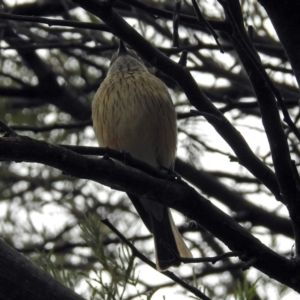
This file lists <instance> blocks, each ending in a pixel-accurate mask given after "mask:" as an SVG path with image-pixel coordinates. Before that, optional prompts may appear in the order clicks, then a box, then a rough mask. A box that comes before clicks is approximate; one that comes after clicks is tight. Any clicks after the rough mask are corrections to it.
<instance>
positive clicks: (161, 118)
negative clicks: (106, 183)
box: [92, 40, 192, 272]
mask: <svg viewBox="0 0 300 300" xmlns="http://www.w3.org/2000/svg"><path fill="white" fill-rule="evenodd" d="M92 120H93V128H94V131H95V135H96V138H97V140H98V143H99V145H100V147H108V148H111V149H115V150H118V151H122V152H126V153H129V154H130V155H131V156H132V157H133V158H136V159H138V160H141V161H143V162H146V163H148V164H149V165H151V166H153V167H155V168H158V169H164V170H166V169H169V170H173V169H174V162H175V156H176V148H177V121H176V112H175V108H174V105H173V102H172V99H171V96H170V94H169V92H168V89H167V87H166V85H165V84H164V83H163V82H162V81H161V80H160V79H159V78H157V77H156V76H154V75H153V74H152V73H151V72H149V71H148V69H147V67H146V66H145V64H144V63H143V61H142V59H141V58H140V57H139V56H138V55H137V53H136V52H135V51H133V50H132V49H128V48H127V47H126V46H125V44H124V42H123V41H122V40H120V43H119V48H118V50H117V51H116V52H115V53H114V54H113V56H112V59H111V63H110V67H109V69H108V72H107V76H106V78H105V79H104V80H103V82H102V83H101V84H100V87H99V89H98V91H97V92H96V94H95V97H94V100H93V103H92ZM128 196H129V198H130V199H131V201H132V203H133V205H134V206H135V208H136V210H137V212H138V214H139V215H140V217H141V219H142V220H143V222H144V224H145V226H146V227H147V228H148V230H149V231H150V232H151V233H152V235H153V237H154V245H155V253H156V269H157V270H158V271H161V272H163V271H165V270H167V269H169V268H170V267H172V266H174V267H178V266H179V265H180V264H181V261H180V257H187V258H191V257H192V253H191V251H190V250H189V248H188V247H187V246H186V244H185V242H184V241H183V238H182V236H181V234H180V233H179V231H178V229H177V227H176V225H175V223H174V220H173V217H172V215H171V211H170V209H169V208H168V207H166V206H165V205H163V204H161V203H159V202H156V201H153V200H149V199H145V198H138V197H136V196H134V195H132V194H129V193H128Z"/></svg>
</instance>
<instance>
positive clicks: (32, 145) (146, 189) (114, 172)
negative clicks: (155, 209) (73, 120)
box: [0, 137, 300, 292]
mask: <svg viewBox="0 0 300 300" xmlns="http://www.w3.org/2000/svg"><path fill="white" fill-rule="evenodd" d="M0 159H2V160H6V161H18V162H20V161H25V162H37V163H42V164H45V165H48V166H51V167H54V168H57V169H60V170H62V171H63V172H64V173H67V174H69V175H71V176H75V177H79V178H85V179H90V180H93V181H95V182H99V183H101V184H104V185H106V186H109V187H111V188H114V189H117V190H120V191H126V192H129V193H131V194H133V195H135V196H137V197H146V198H147V199H151V200H153V201H159V202H161V203H163V204H165V205H166V206H169V207H171V208H174V209H175V210H177V211H179V212H181V213H183V214H184V215H186V216H187V217H189V218H190V219H192V220H195V221H196V222H197V223H199V224H200V225H201V226H203V227H204V228H205V229H207V230H208V231H210V232H211V233H212V234H213V235H214V236H216V237H217V238H218V239H220V240H221V241H222V242H224V243H225V244H226V245H227V246H228V247H229V248H230V249H231V250H232V251H240V252H242V253H243V255H242V256H241V257H240V258H241V259H242V260H243V261H245V262H249V261H251V262H252V264H251V265H252V266H253V267H255V268H257V269H258V270H260V271H261V272H263V273H265V274H266V275H268V276H270V277H271V278H274V279H275V280H277V281H279V282H281V283H283V284H285V285H287V286H289V287H291V288H293V289H294V290H295V291H297V292H300V272H299V264H298V263H297V262H296V261H293V260H288V259H287V258H285V257H282V256H280V255H278V254H277V253H275V252H274V251H272V250H271V249H269V248H268V247H266V246H265V245H263V244H262V243H261V242H260V241H259V240H258V239H257V238H255V237H254V236H252V235H251V234H250V233H249V232H247V231H246V230H245V229H244V228H242V227H241V226H240V225H239V224H238V223H236V222H235V221H234V220H233V219H232V218H230V217H229V216H228V215H226V214H225V213H223V212H222V211H221V210H220V209H218V208H217V207H215V206H214V205H212V203H211V202H210V201H208V200H207V199H205V198H204V197H202V196H201V195H199V194H198V193H197V192H196V191H195V190H194V189H193V188H192V187H190V186H188V185H187V184H186V183H184V182H182V181H179V182H178V181H171V180H164V179H160V178H154V177H151V176H149V175H147V174H145V173H143V172H141V171H138V170H136V169H133V168H130V167H126V166H124V165H122V164H119V163H115V162H114V161H112V160H108V159H93V158H88V157H84V156H82V155H79V154H77V153H75V152H73V151H70V150H67V149H64V148H63V147H59V146H55V145H51V144H48V143H46V142H40V141H36V140H32V139H30V138H24V137H16V138H15V137H9V138H0ZM286 274H289V276H286Z"/></svg>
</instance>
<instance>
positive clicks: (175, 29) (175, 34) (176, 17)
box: [173, 0, 181, 48]
mask: <svg viewBox="0 0 300 300" xmlns="http://www.w3.org/2000/svg"><path fill="white" fill-rule="evenodd" d="M180 8H181V0H176V4H175V8H174V14H173V47H175V48H177V47H179V33H178V27H179V21H180Z"/></svg>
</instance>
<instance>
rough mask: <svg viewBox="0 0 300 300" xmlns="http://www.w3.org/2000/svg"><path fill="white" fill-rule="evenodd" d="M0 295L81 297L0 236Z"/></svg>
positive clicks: (47, 299)
mask: <svg viewBox="0 0 300 300" xmlns="http://www.w3.org/2000/svg"><path fill="white" fill-rule="evenodd" d="M0 266H1V272H0V282H1V284H0V298H1V299H9V300H20V299H31V300H41V299H43V300H53V299H55V300H84V298H82V297H81V296H79V295H78V294H76V293H74V292H73V291H72V290H70V289H68V288H67V287H65V286H63V285H62V284H61V283H59V282H58V281H56V280H55V279H54V278H53V277H51V276H50V275H49V274H47V273H46V272H44V271H43V270H42V269H40V268H38V267H37V266H35V265H34V264H33V263H31V262H30V261H29V260H28V259H26V258H25V257H24V256H23V255H21V254H20V253H19V252H17V251H16V250H14V249H13V248H11V247H10V246H8V245H7V244H6V243H5V242H4V241H3V240H2V239H0Z"/></svg>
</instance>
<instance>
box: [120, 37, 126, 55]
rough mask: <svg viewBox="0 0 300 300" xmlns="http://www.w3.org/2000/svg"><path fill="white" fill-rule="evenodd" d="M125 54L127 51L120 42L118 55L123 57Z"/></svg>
mask: <svg viewBox="0 0 300 300" xmlns="http://www.w3.org/2000/svg"><path fill="white" fill-rule="evenodd" d="M127 53H128V50H127V48H126V46H125V44H124V42H123V41H122V40H120V43H119V50H118V54H119V55H125V54H127Z"/></svg>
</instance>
